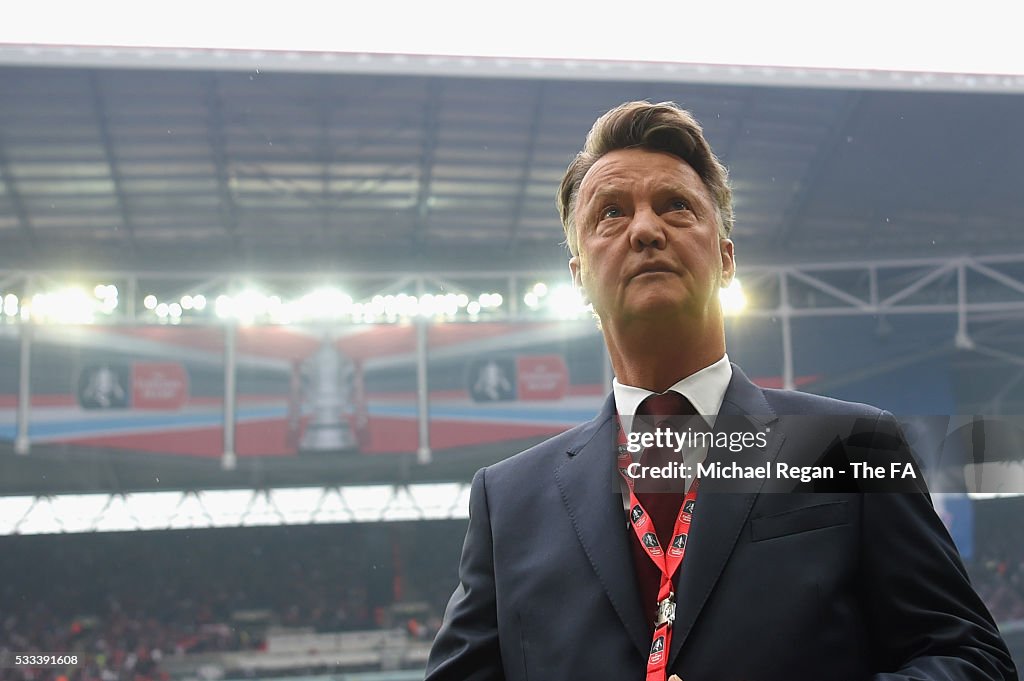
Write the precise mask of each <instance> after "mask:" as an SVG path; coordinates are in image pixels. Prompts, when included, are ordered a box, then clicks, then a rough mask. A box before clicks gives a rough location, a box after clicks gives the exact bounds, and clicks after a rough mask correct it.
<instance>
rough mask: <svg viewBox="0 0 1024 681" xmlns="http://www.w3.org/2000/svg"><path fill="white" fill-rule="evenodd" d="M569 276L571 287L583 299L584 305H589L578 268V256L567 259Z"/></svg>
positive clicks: (580, 271)
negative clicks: (570, 277) (570, 276)
mask: <svg viewBox="0 0 1024 681" xmlns="http://www.w3.org/2000/svg"><path fill="white" fill-rule="evenodd" d="M569 274H571V275H572V286H573V288H575V289H576V290H577V291H579V292H580V295H581V296H582V297H583V302H584V303H590V298H588V297H587V291H586V289H584V288H583V273H582V270H581V266H580V256H578V255H574V256H572V257H571V258H569Z"/></svg>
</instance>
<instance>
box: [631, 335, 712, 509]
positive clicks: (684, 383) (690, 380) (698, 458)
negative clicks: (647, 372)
mask: <svg viewBox="0 0 1024 681" xmlns="http://www.w3.org/2000/svg"><path fill="white" fill-rule="evenodd" d="M730 380H732V364H730V363H729V355H727V354H726V355H722V358H721V359H720V360H718V361H717V362H715V363H714V364H711V365H709V366H706V367H704V368H703V369H701V370H700V371H698V372H696V373H693V374H690V375H689V376H687V377H686V378H684V379H682V380H680V381H679V382H678V383H676V384H675V385H673V386H672V387H671V388H669V390H674V391H675V392H677V393H679V394H680V395H682V396H683V397H685V398H686V399H688V400H690V404H692V405H693V408H694V410H695V411H696V412H697V413H698V414H700V415H701V416H702V417H703V418H704V420H705V421H707V424H708V428H714V427H715V420H716V419H717V418H718V412H719V410H721V408H722V401H723V400H724V399H725V391H726V389H727V388H728V387H729V381H730ZM612 392H613V393H614V395H615V409H616V411H617V412H618V413H619V417H620V419H621V421H622V426H623V427H624V428H626V429H630V428H631V427H632V422H633V417H634V416H636V410H637V409H638V408H639V407H640V403H641V402H643V401H644V400H645V399H646V398H647V397H648V396H650V395H654V394H655V393H654V392H652V391H650V390H645V389H644V388H637V387H634V386H631V385H623V384H622V383H619V380H618V379H617V378H616V379H613V380H612ZM665 392H668V390H666V391H665ZM707 453H708V449H707V447H692V448H686V449H684V450H683V451H682V452H681V455H682V459H683V462H684V463H685V464H687V465H689V466H690V467H691V470H695V469H696V468H695V467H696V465H697V464H698V463H700V462H703V461H704V458H705V457H706V456H707ZM639 456H640V455H639V454H635V455H634V460H636V459H638V458H639ZM686 487H687V488H689V483H688V484H687V485H686ZM623 488H625V484H623ZM623 502H624V507H625V508H626V510H627V511H628V510H629V495H628V493H626V495H625V498H624V500H623Z"/></svg>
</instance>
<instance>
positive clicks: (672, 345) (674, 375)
mask: <svg viewBox="0 0 1024 681" xmlns="http://www.w3.org/2000/svg"><path fill="white" fill-rule="evenodd" d="M694 331H698V332H697V333H694ZM604 339H605V344H606V345H607V346H608V355H609V358H610V359H611V363H612V369H613V370H614V371H615V377H616V378H617V379H618V381H619V383H622V384H625V385H631V386H635V387H637V388H644V389H646V390H651V391H653V392H656V393H662V392H665V391H666V390H668V389H669V388H671V387H672V386H673V385H675V384H676V383H678V382H679V381H680V380H682V379H684V378H686V377H687V376H690V375H692V374H695V373H697V372H698V371H700V370H701V369H703V368H704V367H707V366H710V365H712V364H714V363H715V362H717V361H718V360H719V359H721V358H722V356H723V355H724V354H725V330H724V328H722V327H721V326H718V327H717V328H715V325H712V327H711V329H710V330H705V329H699V330H698V329H694V327H692V326H691V327H689V328H679V327H675V328H655V327H651V326H648V327H645V326H644V325H640V324H633V325H629V327H628V330H625V329H618V328H614V327H610V326H605V327H604Z"/></svg>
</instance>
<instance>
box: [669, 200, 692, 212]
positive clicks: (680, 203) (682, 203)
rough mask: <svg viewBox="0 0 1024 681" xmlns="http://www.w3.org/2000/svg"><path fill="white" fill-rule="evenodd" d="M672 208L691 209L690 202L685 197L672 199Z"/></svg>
mask: <svg viewBox="0 0 1024 681" xmlns="http://www.w3.org/2000/svg"><path fill="white" fill-rule="evenodd" d="M671 205H672V210H690V204H689V203H688V202H687V201H686V200H685V199H672V204H671Z"/></svg>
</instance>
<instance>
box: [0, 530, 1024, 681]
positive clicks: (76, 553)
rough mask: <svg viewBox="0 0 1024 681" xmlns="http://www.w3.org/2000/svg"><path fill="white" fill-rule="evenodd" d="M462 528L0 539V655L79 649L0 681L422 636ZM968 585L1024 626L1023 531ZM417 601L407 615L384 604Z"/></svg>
mask: <svg viewBox="0 0 1024 681" xmlns="http://www.w3.org/2000/svg"><path fill="white" fill-rule="evenodd" d="M463 531H464V526H463V525H460V524H459V523H452V524H450V525H445V524H441V523H438V524H430V525H429V526H428V524H423V523H418V524H412V523H410V524H404V525H403V524H395V525H394V526H392V528H390V529H388V530H387V531H382V530H381V528H380V527H373V526H333V527H332V526H320V527H304V528H261V529H251V530H227V531H220V530H206V531H196V532H169V533H124V534H109V535H92V536H88V535H69V536H53V537H13V538H7V539H4V540H3V542H4V543H3V545H0V652H3V651H10V652H20V653H25V652H40V653H72V654H74V653H78V654H80V655H81V661H80V663H79V664H77V665H72V666H69V667H52V668H45V669H34V668H29V667H21V668H19V667H16V666H11V665H9V666H7V668H5V669H0V681H169V678H170V677H169V675H168V673H167V671H166V666H167V665H166V661H167V658H168V657H170V656H181V655H189V654H193V653H204V652H207V653H208V652H217V651H239V650H258V649H260V648H262V647H264V646H265V645H266V643H265V635H266V632H267V629H268V628H269V627H283V628H293V629H294V628H304V629H305V630H311V631H318V632H328V631H331V632H336V631H346V630H366V629H373V628H379V627H394V626H404V627H406V629H407V630H408V632H409V634H410V636H411V637H412V638H414V639H419V640H422V641H428V640H430V638H432V637H433V634H434V633H435V632H436V628H437V626H439V624H440V614H441V612H442V611H443V607H444V603H445V601H446V600H447V597H448V596H449V595H450V593H451V589H452V588H453V586H454V585H455V580H456V575H455V566H456V562H457V558H458V551H459V545H460V543H461V537H462V533H463ZM977 540H978V541H977V544H976V555H975V556H974V558H973V559H972V560H971V561H970V562H969V563H968V565H969V570H970V573H971V578H972V581H973V582H974V583H975V586H976V588H977V589H978V591H979V593H981V595H982V597H983V598H984V599H985V601H986V603H987V604H988V606H989V608H990V609H991V610H992V612H993V615H994V616H995V617H996V619H997V620H999V621H1007V620H1013V619H1024V527H1018V528H1016V529H1015V530H1012V531H1010V530H1005V531H992V532H989V533H988V534H987V535H986V534H979V536H978V538H977ZM410 602H422V603H426V604H427V605H428V606H429V607H428V608H427V611H426V613H425V614H424V613H423V612H422V611H418V612H416V613H415V614H411V615H410V614H409V613H408V612H406V611H405V610H403V608H401V607H395V606H396V603H399V604H401V603H410Z"/></svg>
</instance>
